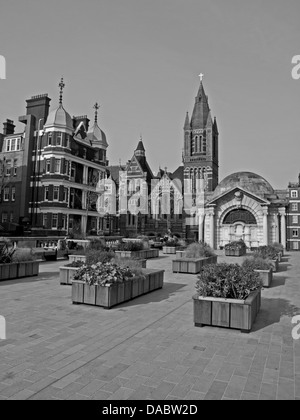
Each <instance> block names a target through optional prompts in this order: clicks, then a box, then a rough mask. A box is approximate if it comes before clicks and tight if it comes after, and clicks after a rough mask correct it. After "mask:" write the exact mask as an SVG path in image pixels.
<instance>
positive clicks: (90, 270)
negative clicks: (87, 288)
mask: <svg viewBox="0 0 300 420" xmlns="http://www.w3.org/2000/svg"><path fill="white" fill-rule="evenodd" d="M132 277H134V273H132V271H131V270H129V269H128V268H121V267H119V266H118V265H117V264H113V263H111V262H107V263H97V264H93V265H86V264H84V265H82V266H81V267H79V268H78V270H76V272H75V274H74V280H80V281H84V282H85V283H87V284H89V285H100V286H105V285H110V284H114V283H123V282H124V281H127V280H129V279H130V278H132Z"/></svg>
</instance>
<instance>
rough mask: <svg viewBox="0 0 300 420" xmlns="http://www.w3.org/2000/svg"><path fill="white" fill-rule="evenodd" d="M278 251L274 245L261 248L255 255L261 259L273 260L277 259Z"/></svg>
mask: <svg viewBox="0 0 300 420" xmlns="http://www.w3.org/2000/svg"><path fill="white" fill-rule="evenodd" d="M277 254H278V250H277V249H276V248H275V247H273V246H272V245H265V246H260V247H258V248H257V250H256V251H255V253H254V255H255V256H257V257H261V258H267V259H268V258H269V259H271V260H273V259H276V258H277Z"/></svg>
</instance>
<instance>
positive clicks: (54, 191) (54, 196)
mask: <svg viewBox="0 0 300 420" xmlns="http://www.w3.org/2000/svg"><path fill="white" fill-rule="evenodd" d="M58 195H59V187H54V188H53V200H54V201H58Z"/></svg>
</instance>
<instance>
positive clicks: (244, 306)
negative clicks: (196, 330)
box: [193, 289, 261, 332]
mask: <svg viewBox="0 0 300 420" xmlns="http://www.w3.org/2000/svg"><path fill="white" fill-rule="evenodd" d="M193 301H194V324H195V326H196V327H202V326H204V325H210V326H215V327H226V328H232V329H239V330H241V331H243V332H249V331H250V330H251V328H252V326H253V323H254V321H255V318H256V315H257V314H258V311H259V309H260V304H261V290H260V289H258V290H256V291H254V292H252V293H250V295H249V296H248V297H247V299H245V300H238V299H222V298H212V297H201V296H198V295H194V296H193Z"/></svg>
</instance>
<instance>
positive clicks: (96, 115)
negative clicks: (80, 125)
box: [94, 102, 100, 124]
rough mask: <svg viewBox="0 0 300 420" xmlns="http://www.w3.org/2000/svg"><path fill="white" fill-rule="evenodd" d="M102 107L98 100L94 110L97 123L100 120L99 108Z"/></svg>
mask: <svg viewBox="0 0 300 420" xmlns="http://www.w3.org/2000/svg"><path fill="white" fill-rule="evenodd" d="M99 108H100V105H99V104H98V102H96V103H95V105H94V110H95V124H96V123H97V121H98V109H99Z"/></svg>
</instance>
